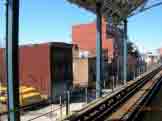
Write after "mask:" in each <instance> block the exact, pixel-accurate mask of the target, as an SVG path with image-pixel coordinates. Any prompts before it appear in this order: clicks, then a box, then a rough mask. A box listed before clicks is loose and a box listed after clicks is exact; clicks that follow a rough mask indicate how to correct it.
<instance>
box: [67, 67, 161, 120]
mask: <svg viewBox="0 0 162 121" xmlns="http://www.w3.org/2000/svg"><path fill="white" fill-rule="evenodd" d="M161 69H162V67H161V66H159V67H158V68H156V69H155V70H152V71H151V72H149V73H147V74H146V75H144V76H142V77H141V78H139V79H137V80H136V82H134V83H133V84H131V85H128V86H127V87H126V88H124V89H122V90H121V91H119V92H117V93H116V94H115V95H112V96H110V97H109V98H108V99H105V100H104V99H103V101H102V102H100V103H98V104H97V105H95V104H94V105H95V106H93V107H91V108H89V109H87V110H85V111H82V112H81V113H76V114H73V115H72V116H69V117H67V118H66V119H65V120H69V121H92V120H94V121H95V120H96V121H97V120H100V119H103V117H104V116H105V115H106V116H107V114H110V113H111V112H112V111H113V110H114V109H116V108H117V107H118V106H120V105H121V104H122V103H124V101H125V100H127V99H128V98H130V97H131V96H132V95H133V94H135V93H136V92H137V91H138V90H139V89H140V88H141V87H142V86H143V85H144V84H145V83H146V82H147V81H149V80H150V79H151V78H153V77H154V75H155V74H157V73H158V72H159V71H160V70H161Z"/></svg>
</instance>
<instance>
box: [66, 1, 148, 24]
mask: <svg viewBox="0 0 162 121" xmlns="http://www.w3.org/2000/svg"><path fill="white" fill-rule="evenodd" d="M68 1H69V2H71V3H74V4H77V5H78V6H79V7H82V8H85V9H87V10H89V11H91V12H93V13H96V3H97V2H100V3H101V4H102V8H101V13H102V15H103V16H105V17H106V18H108V19H109V18H112V19H114V21H115V22H116V23H118V22H120V21H122V20H123V19H125V18H127V17H128V16H131V14H133V12H135V11H137V10H140V9H143V8H144V6H145V4H146V3H147V2H148V0H68ZM112 21H113V20H112Z"/></svg>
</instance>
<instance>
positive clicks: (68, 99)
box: [66, 91, 70, 116]
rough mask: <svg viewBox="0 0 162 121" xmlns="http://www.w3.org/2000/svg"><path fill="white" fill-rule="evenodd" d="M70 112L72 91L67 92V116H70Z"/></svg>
mask: <svg viewBox="0 0 162 121" xmlns="http://www.w3.org/2000/svg"><path fill="white" fill-rule="evenodd" d="M69 112H70V91H67V92H66V115H67V116H68V115H69Z"/></svg>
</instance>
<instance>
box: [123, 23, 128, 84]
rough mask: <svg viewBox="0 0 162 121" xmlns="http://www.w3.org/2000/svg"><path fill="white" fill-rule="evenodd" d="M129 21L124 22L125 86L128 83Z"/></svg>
mask: <svg viewBox="0 0 162 121" xmlns="http://www.w3.org/2000/svg"><path fill="white" fill-rule="evenodd" d="M127 39H128V38H127V20H124V63H123V65H124V68H123V74H124V84H126V82H127V59H128V58H127V56H128V54H127Z"/></svg>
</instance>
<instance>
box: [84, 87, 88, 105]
mask: <svg viewBox="0 0 162 121" xmlns="http://www.w3.org/2000/svg"><path fill="white" fill-rule="evenodd" d="M85 102H86V103H88V89H87V87H86V88H85Z"/></svg>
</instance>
